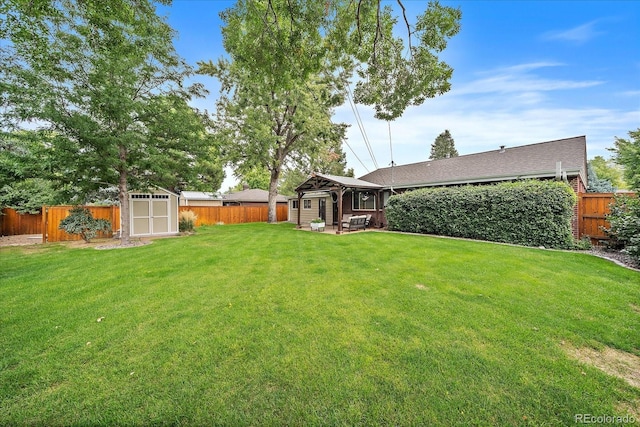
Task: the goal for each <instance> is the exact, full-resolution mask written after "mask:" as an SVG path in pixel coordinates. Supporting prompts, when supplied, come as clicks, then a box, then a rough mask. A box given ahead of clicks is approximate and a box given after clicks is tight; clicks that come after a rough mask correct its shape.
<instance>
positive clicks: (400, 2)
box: [397, 0, 413, 55]
mask: <svg viewBox="0 0 640 427" xmlns="http://www.w3.org/2000/svg"><path fill="white" fill-rule="evenodd" d="M397 2H398V5H400V8H402V17H403V18H404V23H405V24H406V25H407V35H408V36H409V54H410V55H413V49H411V26H410V25H409V20H408V19H407V9H405V7H404V5H403V4H402V0H397Z"/></svg>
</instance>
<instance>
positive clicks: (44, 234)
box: [42, 206, 49, 243]
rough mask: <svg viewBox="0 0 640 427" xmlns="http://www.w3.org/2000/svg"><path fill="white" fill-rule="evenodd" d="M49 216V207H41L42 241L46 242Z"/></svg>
mask: <svg viewBox="0 0 640 427" xmlns="http://www.w3.org/2000/svg"><path fill="white" fill-rule="evenodd" d="M48 218H49V208H48V207H47V206H43V207H42V243H47V225H48V223H49V222H48Z"/></svg>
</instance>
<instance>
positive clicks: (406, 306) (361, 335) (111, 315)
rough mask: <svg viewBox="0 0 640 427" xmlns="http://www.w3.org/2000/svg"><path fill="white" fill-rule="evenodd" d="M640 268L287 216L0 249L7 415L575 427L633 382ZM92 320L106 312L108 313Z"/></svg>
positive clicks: (10, 420) (13, 419)
mask: <svg viewBox="0 0 640 427" xmlns="http://www.w3.org/2000/svg"><path fill="white" fill-rule="evenodd" d="M639 307H640V273H637V272H634V271H630V270H627V269H624V268H621V267H618V266H616V265H614V264H613V263H611V262H608V261H605V260H601V259H598V258H595V257H592V256H589V255H587V254H580V253H567V252H557V251H545V250H538V249H531V248H520V247H512V246H505V245H496V244H491V243H482V242H470V241H462V240H453V239H441V238H435V237H427V236H414V235H402V234H393V233H375V232H366V233H365V232H357V233H352V234H348V235H342V236H334V235H323V234H319V233H310V232H304V231H299V230H295V229H294V226H293V225H291V224H278V225H268V224H245V225H233V226H231V225H228V226H227V225H225V226H216V227H203V228H201V229H199V230H198V232H197V234H195V235H191V236H187V237H180V238H170V239H160V240H155V241H154V242H153V243H152V244H150V245H146V246H141V247H135V248H128V249H118V250H103V251H99V250H95V249H91V248H79V249H78V248H69V247H67V246H65V245H56V244H51V245H45V246H42V247H28V248H3V249H0V425H48V426H49V425H304V426H309V425H436V426H437V425H442V426H451V425H535V426H543V425H549V426H552V425H572V424H574V416H575V415H576V414H594V415H620V416H624V415H625V414H628V411H627V410H626V409H625V408H634V407H637V405H638V402H640V390H639V389H637V388H634V387H631V386H630V385H628V384H627V383H626V382H624V381H623V380H621V379H618V378H615V377H612V376H609V375H607V374H605V373H603V372H601V371H600V370H598V369H597V368H594V367H591V366H587V365H584V364H581V363H580V362H578V361H576V360H574V359H572V358H570V357H569V356H567V354H566V351H565V347H566V346H573V347H584V346H588V347H593V348H603V347H605V346H606V347H613V348H616V349H620V350H623V351H625V352H627V353H631V354H635V355H640V311H639V309H638V308H639ZM98 319H101V320H100V321H98Z"/></svg>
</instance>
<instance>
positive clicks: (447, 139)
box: [429, 129, 458, 160]
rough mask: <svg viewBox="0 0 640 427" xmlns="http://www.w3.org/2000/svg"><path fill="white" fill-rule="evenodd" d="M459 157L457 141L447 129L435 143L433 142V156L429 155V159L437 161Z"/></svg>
mask: <svg viewBox="0 0 640 427" xmlns="http://www.w3.org/2000/svg"><path fill="white" fill-rule="evenodd" d="M457 156H458V150H456V145H455V141H454V140H453V137H452V136H451V133H449V130H448V129H447V130H445V131H444V132H442V133H441V134H440V135H438V136H437V137H436V139H435V141H433V144H431V154H430V155H429V158H430V159H433V160H437V159H448V158H449V157H457Z"/></svg>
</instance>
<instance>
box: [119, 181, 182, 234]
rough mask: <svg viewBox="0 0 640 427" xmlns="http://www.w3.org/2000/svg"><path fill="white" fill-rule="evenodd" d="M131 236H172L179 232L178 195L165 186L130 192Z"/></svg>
mask: <svg viewBox="0 0 640 427" xmlns="http://www.w3.org/2000/svg"><path fill="white" fill-rule="evenodd" d="M129 212H130V215H131V217H130V224H131V236H140V237H142V236H170V235H176V234H178V233H179V229H178V195H177V194H175V193H172V192H171V191H169V190H165V189H164V188H157V189H155V190H153V191H151V192H144V193H143V192H135V191H132V192H129Z"/></svg>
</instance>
